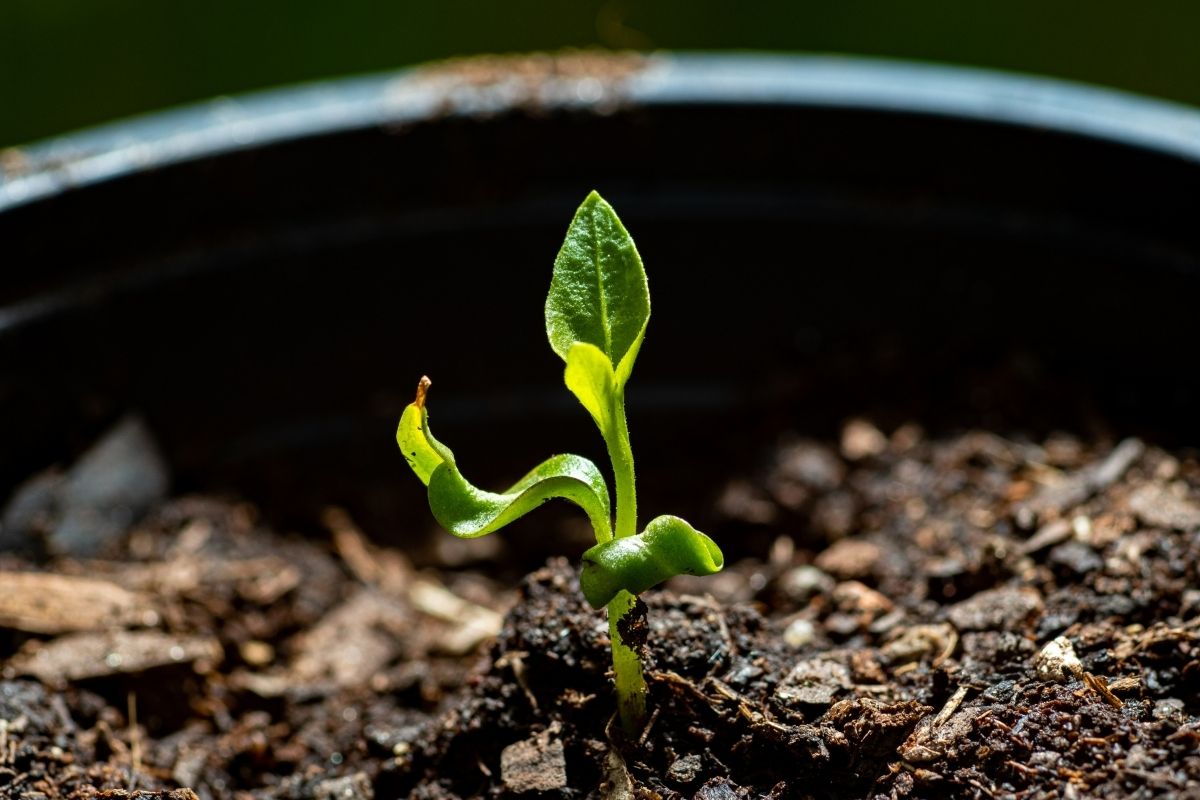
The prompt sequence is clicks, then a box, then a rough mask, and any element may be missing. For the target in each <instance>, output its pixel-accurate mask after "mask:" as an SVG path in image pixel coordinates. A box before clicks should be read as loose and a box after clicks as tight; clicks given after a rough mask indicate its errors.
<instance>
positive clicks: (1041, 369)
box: [0, 55, 1200, 534]
mask: <svg viewBox="0 0 1200 800" xmlns="http://www.w3.org/2000/svg"><path fill="white" fill-rule="evenodd" d="M4 163H5V165H6V169H7V172H5V173H4V175H3V178H2V179H0V262H2V263H3V265H4V267H3V277H2V280H0V364H2V365H3V367H2V374H0V442H3V447H2V448H0V487H11V486H12V485H13V483H14V482H15V481H17V480H19V479H20V478H23V477H25V476H26V475H28V474H29V473H30V471H32V470H34V469H37V468H39V467H42V466H45V465H46V464H48V463H51V462H53V461H56V460H64V459H66V458H69V457H70V456H71V455H72V454H73V453H74V452H75V451H77V450H78V449H79V448H80V447H81V446H83V445H84V444H86V443H87V442H88V441H89V440H90V439H91V437H92V436H94V435H95V434H96V432H97V431H98V430H100V429H101V427H103V426H104V425H106V424H108V423H109V422H111V420H113V419H114V418H115V417H116V416H118V415H119V414H120V413H122V412H123V411H125V410H127V409H137V410H140V411H141V412H143V413H144V415H145V416H146V418H147V419H148V421H149V423H150V426H151V428H152V429H153V430H154V431H155V433H156V434H157V435H158V436H159V437H160V439H161V440H162V442H163V444H164V446H165V449H166V450H167V453H168V456H169V458H170V460H171V462H172V463H173V464H174V465H175V467H176V470H177V476H178V480H179V482H180V484H181V485H182V486H183V487H185V488H186V487H191V486H214V485H217V486H226V485H235V486H238V487H240V488H241V489H242V490H243V491H245V492H246V493H247V494H249V495H251V496H252V497H259V498H260V499H261V498H272V497H274V498H278V497H283V498H285V499H284V501H283V503H282V505H283V506H287V507H289V508H291V509H293V510H300V511H306V510H307V508H308V506H309V505H310V504H311V503H314V502H316V503H323V502H330V501H339V502H348V503H351V504H352V505H353V506H354V507H355V508H356V509H358V510H359V512H360V513H362V514H365V515H367V516H368V517H369V518H370V519H371V520H374V521H375V522H376V524H377V527H376V528H375V530H377V531H385V530H390V529H395V528H396V527H397V526H398V525H403V526H405V527H407V526H408V525H409V522H408V521H407V520H405V521H404V522H398V521H399V520H404V519H405V518H404V517H402V516H400V515H399V513H398V510H397V505H398V504H403V503H409V502H415V501H416V500H418V499H419V497H420V493H419V491H418V490H419V487H417V486H415V485H414V484H415V483H416V482H415V481H413V480H412V478H411V476H409V475H407V474H406V467H405V464H404V462H403V461H402V460H401V459H400V458H399V457H398V456H397V454H396V453H395V450H394V444H393V441H392V435H393V431H394V426H395V422H396V419H397V418H398V415H399V413H400V410H401V408H402V407H403V405H404V404H405V403H406V402H407V401H408V399H409V397H410V395H411V392H412V390H413V388H414V387H415V384H416V381H417V378H418V377H419V376H420V375H421V374H422V373H428V374H430V375H431V376H432V377H433V379H434V382H435V388H434V389H433V393H432V394H431V408H432V413H433V414H434V415H435V417H434V418H435V420H436V424H437V425H438V433H439V435H440V436H442V437H443V438H444V439H445V440H446V441H449V442H452V443H453V444H454V446H455V449H456V451H457V452H458V453H459V456H460V460H461V462H462V464H463V465H464V467H465V468H466V469H467V471H468V473H469V474H470V475H472V477H476V478H478V479H479V480H480V481H489V480H503V479H504V478H505V477H513V476H514V475H515V473H516V472H518V471H520V469H522V468H523V467H526V466H528V464H529V463H531V462H532V461H533V460H534V459H537V458H541V457H544V456H545V455H546V454H547V453H548V452H550V451H553V450H576V451H581V452H584V453H590V454H593V455H596V456H597V457H599V456H600V455H602V451H601V449H600V447H599V441H598V436H596V435H595V434H594V432H593V431H592V430H590V422H589V421H588V420H587V418H586V415H585V414H584V413H583V412H582V411H581V410H579V409H578V408H576V407H575V406H574V401H573V400H572V398H571V397H570V396H569V395H568V394H567V392H566V390H565V389H563V388H561V382H560V375H561V372H560V369H561V367H560V363H559V362H558V361H557V359H556V358H555V357H554V356H553V354H552V353H551V352H550V350H549V348H548V346H547V345H546V344H545V340H544V333H543V329H542V317H541V304H542V301H543V298H544V296H545V290H546V287H547V285H548V281H549V275H550V265H551V262H552V259H553V256H554V253H555V252H556V250H557V247H558V245H559V243H560V241H561V236H562V233H563V231H564V230H565V227H566V224H567V221H568V220H569V218H570V214H571V212H572V210H573V209H574V207H575V206H576V204H577V203H578V202H579V201H580V200H581V199H582V197H583V196H584V194H585V193H586V192H587V190H589V189H591V188H597V189H599V190H600V191H601V192H602V193H603V194H605V195H606V196H607V197H608V198H609V199H610V200H611V201H612V202H613V203H614V205H615V206H616V207H617V209H618V210H619V211H620V213H621V214H622V216H623V218H624V219H625V221H626V223H627V225H628V227H629V228H630V229H631V231H632V232H633V233H634V235H635V237H636V238H637V241H638V244H639V247H640V249H641V252H642V254H643V256H644V258H645V260H646V262H647V264H648V269H649V274H650V281H651V290H652V295H653V299H654V315H653V318H652V321H651V323H650V331H649V335H648V338H647V340H646V344H645V346H644V348H643V350H642V358H641V360H640V362H639V364H638V368H637V370H636V372H635V375H634V380H633V383H632V384H631V388H630V403H631V414H632V416H633V419H632V420H631V427H632V431H633V436H634V440H635V441H634V445H635V450H636V452H637V454H638V457H639V467H640V469H641V471H642V473H643V474H644V475H652V476H654V477H653V478H652V480H654V482H655V483H654V486H655V489H654V490H653V491H654V492H655V494H654V497H660V498H662V499H663V503H664V504H665V503H666V501H668V500H670V501H671V502H673V503H682V504H683V506H682V507H680V506H679V505H674V506H672V508H671V509H668V508H666V507H663V508H659V507H657V505H658V504H657V503H655V502H653V501H652V502H651V503H650V505H649V507H646V512H647V513H659V512H660V511H666V510H674V511H676V512H679V513H684V512H687V513H689V515H691V514H695V515H697V516H699V517H701V518H702V517H703V511H704V509H703V508H697V507H696V506H697V505H698V504H700V503H701V502H702V498H704V497H705V494H704V492H703V491H702V489H703V487H705V486H707V485H708V484H710V483H712V482H715V481H719V480H722V479H724V478H725V477H727V476H728V475H729V474H730V473H731V471H732V470H731V463H732V464H734V465H736V464H750V463H753V459H754V457H755V452H756V451H755V449H754V445H755V443H756V442H757V441H760V440H761V439H762V438H766V437H770V436H774V435H776V434H777V433H778V431H779V430H781V429H783V428H786V427H791V428H795V429H798V430H801V431H806V432H810V433H814V434H821V433H826V432H829V431H832V430H834V429H835V427H834V426H836V424H837V423H838V422H839V421H840V420H842V419H844V418H846V417H847V416H850V415H853V414H858V413H870V414H873V415H875V416H876V418H877V419H879V420H880V421H881V423H883V424H884V425H888V424H895V423H898V422H900V421H903V420H906V419H914V420H917V421H919V422H921V423H922V424H924V425H926V426H927V427H929V428H934V429H936V428H939V427H946V426H957V425H963V424H986V425H994V426H999V427H1002V428H1008V429H1011V428H1025V429H1033V430H1041V429H1045V428H1048V427H1062V428H1065V429H1068V430H1076V431H1084V432H1086V431H1088V430H1090V429H1091V428H1092V427H1094V426H1096V425H1097V424H1103V425H1108V426H1111V427H1112V428H1115V429H1116V431H1115V432H1124V431H1126V430H1136V431H1145V432H1149V433H1152V434H1154V435H1157V436H1162V437H1167V438H1168V439H1170V440H1171V441H1172V442H1176V443H1185V444H1186V443H1192V444H1194V443H1195V442H1196V441H1197V433H1198V432H1200V425H1198V424H1197V419H1198V416H1200V415H1198V409H1200V402H1198V401H1200V368H1198V367H1197V365H1196V360H1195V358H1194V344H1193V343H1194V341H1195V329H1196V320H1197V308H1200V223H1198V220H1200V114H1197V113H1196V112H1194V111H1191V110H1188V109H1184V108H1179V107H1173V106H1169V105H1166V104H1163V103H1158V102H1153V101H1149V100H1143V99H1139V98H1135V97H1130V96H1127V95H1121V94H1117V93H1113V92H1108V91H1104V90H1098V89H1090V88H1085V87H1079V86H1070V85H1065V84H1062V83H1058V82H1053V81H1047V80H1041V79H1034V78H1025V77H1015V76H1003V75H997V74H992V73H986V72H978V71H969V70H959V69H945V68H939V67H929V66H918V65H908V64H895V63H886V62H874V61H861V60H855V59H810V58H790V57H774V56H744V55H739V56H713V55H700V56H654V57H650V58H626V57H612V58H598V57H595V56H582V57H563V58H550V57H545V58H534V59H521V60H516V61H504V60H493V61H485V62H474V63H471V64H466V65H463V64H458V65H449V66H442V67H437V66H435V67H431V68H425V69H421V70H415V71H407V72H402V73H398V74H395V75H387V76H380V77H373V78H366V79H360V80H352V81H345V82H337V83H332V84H328V85H319V86H312V87H303V88H299V89H295V90H287V91H283V92H275V93H270V94H265V95H259V96H253V97H249V98H246V99H242V100H223V101H218V102H214V103H211V104H206V105H202V106H198V107H193V108H189V109H185V110H181V111H175V112H169V113H166V114H162V115H157V116H153V117H148V118H145V119H141V120H135V121H132V122H128V123H123V124H119V125H116V126H113V127H109V128H103V129H99V130H96V131H92V132H88V133H83V134H79V135H75V136H71V137H67V138H65V139H62V140H59V141H54V142H50V143H47V144H44V145H39V146H35V147H32V148H29V149H28V150H26V151H22V152H19V153H9V154H8V155H7V157H6V158H5V160H4ZM496 453H501V454H503V455H502V457H501V458H499V459H497V458H495V454H496ZM476 465H477V466H476ZM643 505H644V506H646V503H645V502H644V503H643ZM412 508H415V506H413V507H410V508H409V509H408V514H409V516H410V517H411V513H412ZM381 521H387V524H388V525H390V527H378V526H380V525H383V524H384V523H382V522H381ZM396 533H398V534H399V533H402V531H399V530H397V531H396Z"/></svg>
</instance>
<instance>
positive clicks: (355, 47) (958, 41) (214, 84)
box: [0, 0, 1200, 147]
mask: <svg viewBox="0 0 1200 800" xmlns="http://www.w3.org/2000/svg"><path fill="white" fill-rule="evenodd" d="M1198 32H1200V0H1174V1H1172V2H1168V1H1162V2H1157V1H1155V0H1150V2H1146V3H1139V4H1136V5H1135V4H1133V3H1130V2H1128V0H1092V1H1091V2H1087V3H1083V2H1047V1H1046V0H1008V2H986V3H985V2H968V0H957V1H955V2H951V1H949V0H946V1H944V2H935V1H934V0H914V1H912V2H894V1H892V0H875V1H874V2H861V1H859V0H824V2H803V1H802V0H790V1H789V0H769V1H768V0H763V1H762V2H734V1H733V0H713V1H709V0H659V1H656V0H645V1H644V2H636V1H635V0H488V1H487V2H484V1H482V0H424V1H423V2H410V0H391V2H385V1H384V0H374V1H369V0H353V1H347V2H329V0H326V1H325V2H317V1H316V0H208V1H207V2H194V1H193V0H0V147H2V146H5V145H11V144H17V143H21V142H26V141H30V140H34V139H38V138H41V137H45V136H49V135H53V134H56V133H62V132H66V131H70V130H73V129H76V128H80V127H83V126H87V125H92V124H95V123H98V122H104V121H107V120H111V119H116V118H119V117H124V116H128V115H130V114H135V113H139V112H144V111H151V110H154V109H159V108H163V107H166V106H172V105H178V104H180V103H186V102H189V101H193V100H199V99H203V98H207V97H212V96H215V95H221V94H232V93H236V92H243V91H246V90H250V89H257V88H263V87H270V86H278V85H281V84H288V83H294V82H297V81H305V80H312V79H315V78H326V77H333V76H340V75H348V74H354V73H362V72H371V71H375V70H386V69H392V68H395V67H400V66H403V65H406V64H412V63H415V62H419V61H425V60H429V59H437V58H444V57H447V56H453V55H465V54H471V53H484V52H511V51H518V52H521V51H530V50H538V49H556V48H560V47H566V46H575V47H579V46H591V45H598V46H604V47H614V48H675V49H742V50H746V49H764V50H777V51H790V52H810V53H811V52H815V53H825V52H838V53H862V54H869V55H876V56H890V57H897V58H911V59H921V60H928V61H941V62H949V63H957V64H971V65H978V66H987V67H998V68H1002V69H1009V70H1018V71H1022V72H1031V73H1042V74H1047V75H1055V76H1059V77H1064V78H1072V79H1076V80H1082V81H1088V82H1092V83H1099V84H1106V85H1109V86H1115V87H1119V88H1123V89H1130V90H1133V91H1137V92H1143V93H1146V94H1150V95H1157V96H1159V97H1165V98H1171V99H1175V100H1181V101H1184V102H1189V103H1193V104H1197V105H1200V45H1198V41H1200V36H1198Z"/></svg>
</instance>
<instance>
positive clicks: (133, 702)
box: [126, 692, 142, 795]
mask: <svg viewBox="0 0 1200 800" xmlns="http://www.w3.org/2000/svg"><path fill="white" fill-rule="evenodd" d="M126 705H127V707H128V709H129V715H128V716H129V794H130V795H132V794H133V790H134V789H136V788H137V780H138V773H140V772H141V771H142V738H141V736H140V735H139V734H138V722H137V694H135V693H134V692H130V693H129V695H128V696H127V697H126Z"/></svg>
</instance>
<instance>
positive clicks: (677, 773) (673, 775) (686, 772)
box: [667, 753, 704, 786]
mask: <svg viewBox="0 0 1200 800" xmlns="http://www.w3.org/2000/svg"><path fill="white" fill-rule="evenodd" d="M703 766H704V762H703V761H702V760H701V758H700V756H699V754H697V753H692V754H690V755H686V756H682V757H681V758H677V759H675V761H673V762H672V763H671V766H670V767H668V768H667V778H668V779H670V780H672V781H674V782H675V783H679V784H682V785H684V786H686V785H688V784H689V783H691V782H693V781H694V780H696V776H697V775H699V774H700V769H701V767H703Z"/></svg>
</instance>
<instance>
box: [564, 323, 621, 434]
mask: <svg viewBox="0 0 1200 800" xmlns="http://www.w3.org/2000/svg"><path fill="white" fill-rule="evenodd" d="M563 379H564V380H565V382H566V384H567V388H568V389H570V390H571V393H572V394H574V395H575V396H576V397H577V398H579V402H580V403H582V404H583V407H584V408H586V409H587V410H588V413H589V414H591V415H592V419H594V420H596V424H597V425H599V426H600V430H601V431H603V432H607V431H609V430H610V427H611V423H612V414H613V406H614V402H613V401H614V397H615V394H616V392H617V388H616V384H617V377H616V375H615V374H614V373H613V368H612V364H610V363H609V361H608V356H606V355H604V353H602V352H601V351H600V348H598V347H596V346H595V345H594V344H589V343H587V342H576V343H575V344H573V345H571V349H570V350H569V351H568V352H567V369H566V372H565V373H564V375H563Z"/></svg>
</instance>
